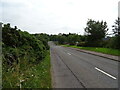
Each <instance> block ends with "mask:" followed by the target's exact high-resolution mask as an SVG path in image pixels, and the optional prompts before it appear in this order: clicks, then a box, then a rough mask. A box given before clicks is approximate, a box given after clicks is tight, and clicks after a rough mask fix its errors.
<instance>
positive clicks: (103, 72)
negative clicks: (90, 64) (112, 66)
mask: <svg viewBox="0 0 120 90" xmlns="http://www.w3.org/2000/svg"><path fill="white" fill-rule="evenodd" d="M95 69H96V70H98V71H100V72H101V73H103V74H105V75H107V76H109V77H111V78H112V79H117V78H116V77H114V76H112V75H110V74H108V73H106V72H105V71H103V70H101V69H99V68H97V67H95Z"/></svg>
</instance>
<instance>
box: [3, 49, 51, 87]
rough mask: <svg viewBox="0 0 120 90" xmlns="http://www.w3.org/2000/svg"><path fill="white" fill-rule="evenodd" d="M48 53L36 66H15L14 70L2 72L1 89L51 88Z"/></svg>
mask: <svg viewBox="0 0 120 90" xmlns="http://www.w3.org/2000/svg"><path fill="white" fill-rule="evenodd" d="M50 67H51V65H50V53H49V51H48V52H47V55H46V57H45V58H44V60H42V61H41V62H40V63H38V64H36V65H33V64H31V65H26V64H25V65H24V66H23V67H22V69H20V68H19V65H16V68H15V67H14V69H15V70H13V71H12V70H9V71H7V72H4V75H3V88H51V72H50Z"/></svg>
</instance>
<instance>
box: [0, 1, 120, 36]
mask: <svg viewBox="0 0 120 90" xmlns="http://www.w3.org/2000/svg"><path fill="white" fill-rule="evenodd" d="M118 2H119V0H0V22H2V23H5V24H6V23H10V24H11V26H12V27H13V26H17V27H18V28H19V29H21V30H22V31H27V32H29V33H47V34H58V33H78V34H82V35H83V34H84V28H85V27H86V23H87V21H88V19H93V20H95V21H98V20H99V21H101V20H103V21H106V22H107V25H108V28H109V33H111V31H112V25H114V22H115V19H117V17H118Z"/></svg>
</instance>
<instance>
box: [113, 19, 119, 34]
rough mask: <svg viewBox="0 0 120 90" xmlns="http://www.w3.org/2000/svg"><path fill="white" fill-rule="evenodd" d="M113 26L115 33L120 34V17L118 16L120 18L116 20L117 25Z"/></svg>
mask: <svg viewBox="0 0 120 90" xmlns="http://www.w3.org/2000/svg"><path fill="white" fill-rule="evenodd" d="M112 27H113V34H115V35H116V36H117V35H120V18H119V17H118V19H117V20H116V21H115V25H113V26H112Z"/></svg>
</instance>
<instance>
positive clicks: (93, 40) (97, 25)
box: [85, 19, 108, 46]
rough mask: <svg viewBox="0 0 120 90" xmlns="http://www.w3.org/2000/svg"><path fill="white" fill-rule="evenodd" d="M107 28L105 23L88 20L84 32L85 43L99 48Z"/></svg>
mask: <svg viewBox="0 0 120 90" xmlns="http://www.w3.org/2000/svg"><path fill="white" fill-rule="evenodd" d="M107 31H108V28H107V23H106V22H103V21H101V22H99V21H94V20H92V19H89V20H88V22H87V27H86V28H85V32H86V34H87V43H88V45H89V46H100V42H101V41H102V38H104V37H105V36H106V34H107Z"/></svg>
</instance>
